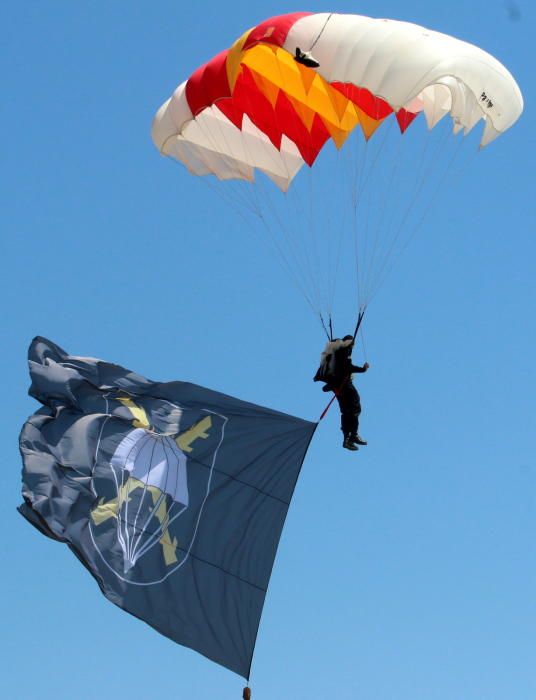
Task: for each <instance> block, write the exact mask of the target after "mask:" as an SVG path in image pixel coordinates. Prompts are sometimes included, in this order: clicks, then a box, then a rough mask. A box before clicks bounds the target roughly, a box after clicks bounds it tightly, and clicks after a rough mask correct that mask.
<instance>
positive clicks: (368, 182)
mask: <svg viewBox="0 0 536 700" xmlns="http://www.w3.org/2000/svg"><path fill="white" fill-rule="evenodd" d="M393 123H394V120H388V123H387V124H386V126H385V128H384V130H383V138H382V139H381V141H380V142H379V143H378V145H377V146H376V142H374V143H373V144H372V145H369V141H368V140H365V146H366V151H365V153H366V154H371V157H370V158H367V160H366V161H365V163H364V166H363V170H362V175H361V178H362V181H363V182H362V187H361V191H360V196H359V200H358V201H357V203H356V206H357V207H358V210H357V211H358V212H362V221H360V222H358V223H359V224H360V225H359V230H358V233H356V239H357V240H356V259H357V261H358V263H359V264H360V266H361V269H360V272H359V274H360V286H359V296H358V299H359V302H360V303H366V302H368V300H369V289H368V277H369V272H370V255H371V254H370V247H371V241H370V229H371V227H372V225H373V224H372V223H371V215H372V209H373V204H375V197H374V196H373V195H374V193H376V192H379V191H381V190H380V187H376V186H375V183H376V181H377V180H378V179H379V173H378V169H377V168H376V163H377V162H378V160H379V159H380V156H381V155H382V153H383V152H384V150H385V149H386V144H387V143H388V141H389V137H390V136H391V134H392V131H393ZM374 149H375V150H374ZM382 184H383V183H382ZM365 194H367V195H368V206H367V205H366V201H365ZM378 209H379V207H377V208H376V212H377V211H378ZM380 215H381V213H380Z"/></svg>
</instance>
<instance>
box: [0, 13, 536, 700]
mask: <svg viewBox="0 0 536 700" xmlns="http://www.w3.org/2000/svg"><path fill="white" fill-rule="evenodd" d="M517 7H518V11H519V16H518V12H515V11H513V9H512V6H509V5H508V4H506V3H504V2H502V1H501V0H496V1H495V0H492V1H491V0H474V1H473V2H470V3H467V2H462V1H461V0H453V2H450V3H438V2H432V3H430V2H424V1H423V0H407V1H406V2H404V3H401V2H394V1H393V0H390V1H389V0H376V1H375V2H369V1H368V0H363V2H361V3H349V2H346V3H345V2H338V3H337V2H333V3H332V4H331V5H328V6H326V5H324V4H322V3H318V2H315V1H314V0H311V1H310V2H309V4H308V6H307V7H305V6H304V7H298V8H296V7H295V6H289V5H286V4H284V3H281V2H265V3H264V4H262V6H261V5H259V4H254V3H250V2H245V0H238V1H237V2H233V3H219V2H197V3H181V2H168V1H164V0H158V1H155V2H152V3H149V2H138V1H135V0H130V1H129V2H118V1H116V0H112V1H110V2H103V1H102V2H87V1H85V0H77V1H76V2H70V3H69V2H51V1H49V2H30V1H28V2H21V3H4V4H3V5H2V9H1V10H0V13H1V14H0V16H1V21H0V26H1V29H0V32H1V45H2V51H1V57H0V61H1V63H2V68H1V73H2V82H3V90H2V93H3V100H2V102H3V106H2V109H1V112H0V120H1V122H2V134H3V144H2V171H1V187H0V216H1V219H2V221H1V229H2V233H1V258H0V260H1V275H0V291H1V299H2V307H3V312H2V324H1V328H0V334H1V348H2V387H3V411H2V422H1V427H0V431H1V432H0V434H1V444H2V447H3V455H4V457H3V463H4V464H3V467H4V469H3V480H2V485H3V487H2V494H1V496H0V499H1V510H0V526H1V530H0V532H1V533H2V543H3V544H2V567H1V571H2V576H1V578H0V581H1V583H0V586H1V596H0V606H1V608H0V614H1V621H2V624H1V630H2V631H1V633H0V634H1V636H2V652H1V654H0V659H1V661H0V664H1V665H2V666H3V668H2V671H1V673H0V695H1V696H2V698H6V700H19V699H20V700H34V699H35V700H37V699H38V698H39V700H49V699H57V700H71V699H72V698H74V697H76V698H78V699H79V700H97V699H98V698H102V697H106V698H129V699H131V700H145V698H155V697H159V698H193V697H197V698H218V700H223V699H224V698H239V697H240V694H241V688H242V687H243V681H242V680H241V679H240V678H239V677H238V676H235V675H234V674H232V673H231V672H229V671H227V670H225V669H223V668H220V667H218V666H217V665H215V664H213V663H211V662H209V661H207V660H206V659H205V658H203V657H201V656H200V655H198V654H196V653H194V652H192V651H190V650H188V649H185V648H182V647H180V646H177V645H175V644H174V643H173V642H171V641H169V640H168V639H166V638H164V637H162V636H160V635H159V634H158V633H156V632H155V631H153V630H152V629H150V628H149V627H148V626H146V625H144V624H143V623H141V622H140V621H138V620H136V619H134V618H133V617H131V616H129V615H127V614H126V613H124V612H122V611H121V610H119V609H118V608H116V607H115V606H113V605H112V604H110V603H109V602H108V601H107V600H105V598H104V597H103V596H102V595H101V594H100V592H99V590H98V587H97V585H96V584H95V582H94V580H93V579H92V578H91V577H90V576H89V575H88V574H87V572H86V571H85V570H84V569H83V567H81V566H80V564H79V563H78V562H77V561H76V560H75V558H74V556H73V555H72V554H71V553H70V552H69V551H68V549H67V548H66V547H64V546H62V545H59V544H57V543H55V542H52V541H50V540H47V539H46V538H44V537H42V536H41V535H39V534H38V533H37V531H35V530H34V529H33V528H31V526H30V525H29V524H27V523H26V522H25V521H24V520H23V519H22V518H21V517H20V516H19V515H18V514H17V513H16V511H15V508H16V506H17V505H18V503H19V501H20V469H21V463H20V457H19V453H18V445H17V438H18V433H19V430H20V428H21V426H22V423H23V422H24V420H25V419H26V417H27V416H28V415H29V414H30V413H32V412H33V411H34V410H35V409H36V408H37V404H36V403H35V402H34V401H33V400H31V399H30V398H29V397H28V396H27V389H28V385H29V380H28V374H27V366H26V350H27V346H28V344H29V342H30V341H31V339H32V337H33V336H35V335H37V334H39V335H44V336H47V337H49V338H50V339H52V340H54V341H55V342H57V343H58V344H60V345H61V346H63V347H64V348H65V349H67V350H68V351H70V352H72V353H73V354H79V355H91V356H96V357H102V358H105V359H108V360H111V361H114V362H117V363H119V364H123V365H125V366H127V367H129V368H132V369H134V370H136V371H137V372H139V373H141V374H144V375H146V376H148V377H150V378H152V379H158V380H172V379H182V380H190V381H193V382H197V383H200V384H203V385H205V386H208V387H211V388H213V389H217V390H220V391H224V392H226V393H230V394H233V395H236V396H238V397H240V398H243V399H246V400H249V401H254V402H256V403H260V404H263V405H267V406H270V407H273V408H276V409H279V410H282V411H286V412H289V413H293V414H295V415H299V416H302V417H304V418H309V419H312V420H315V419H316V418H317V417H318V415H319V414H320V412H321V410H322V408H323V407H324V405H325V395H324V394H321V392H320V391H319V388H318V385H314V384H313V383H312V382H311V376H312V374H313V373H314V371H315V369H316V364H317V359H318V354H319V351H320V350H321V348H322V345H323V342H324V341H323V337H322V335H321V331H320V330H319V327H318V324H317V323H316V322H315V320H314V318H313V317H312V315H311V314H310V312H309V310H308V308H307V306H306V305H305V304H304V301H303V299H302V298H301V297H300V295H299V294H297V293H296V291H295V289H294V287H293V286H292V283H291V281H290V280H289V278H288V277H287V276H286V275H285V274H284V272H283V271H282V270H281V268H280V267H279V266H278V264H277V262H276V261H275V260H274V259H273V258H272V257H271V256H269V255H267V254H266V252H265V251H264V249H261V248H260V247H259V244H258V241H257V239H256V238H255V237H254V236H252V235H251V232H248V231H246V230H244V227H243V226H241V223H240V220H238V219H237V217H236V216H235V215H234V213H233V212H232V211H230V210H229V209H228V208H227V207H226V206H225V205H224V204H223V203H222V202H221V201H220V200H219V199H218V198H214V197H212V196H211V192H210V190H209V189H208V188H204V187H199V186H198V185H196V184H194V182H193V178H191V177H190V176H189V175H188V174H187V173H186V171H185V170H183V169H181V168H179V167H177V166H172V164H170V163H169V162H167V161H165V160H164V159H162V158H161V157H160V156H159V155H158V153H157V151H156V150H155V148H154V146H153V144H152V142H151V139H150V135H149V130H150V124H151V119H152V116H153V113H154V111H155V110H156V108H157V107H158V106H159V105H160V104H161V103H162V102H163V101H164V100H165V99H166V98H167V97H168V95H169V94H170V92H171V91H172V89H173V88H174V87H175V86H176V85H177V84H178V83H179V82H180V81H181V80H183V79H185V78H186V77H187V76H188V75H189V74H190V73H191V72H192V71H193V70H194V69H195V68H196V67H197V66H198V65H200V64H201V63H202V62H204V61H205V60H207V59H208V58H209V57H211V56H212V55H214V54H215V53H216V52H217V51H219V50H221V49H223V48H226V47H228V46H229V45H230V44H231V43H232V41H233V40H234V39H235V38H236V37H238V36H239V35H240V34H241V33H242V32H243V31H244V30H245V29H247V28H248V27H250V26H253V25H254V24H256V23H257V22H259V21H260V20H262V19H264V18H266V17H269V16H270V15H275V14H281V13H283V12H288V11H293V10H296V9H308V10H311V11H324V10H334V11H343V12H344V11H346V12H358V13H361V14H369V15H372V16H378V17H381V16H384V17H391V18H395V19H404V20H408V21H413V22H417V23H419V24H423V25H425V26H429V27H431V28H433V29H437V30H439V31H443V32H446V33H450V34H453V35H455V36H458V37H460V38H462V39H466V40H468V41H471V42H473V43H476V44H478V45H479V46H481V47H483V48H485V49H486V50H488V51H489V52H490V53H492V54H494V55H495V56H497V58H499V60H501V61H503V62H504V63H505V65H506V66H507V67H508V68H509V69H510V70H511V72H512V73H513V74H514V76H515V77H516V79H517V80H518V82H519V84H520V86H521V88H522V91H523V93H524V97H525V103H526V108H525V113H524V115H523V117H522V118H521V120H520V122H519V123H518V124H517V125H516V126H515V127H514V128H513V129H512V130H511V131H510V132H508V133H507V134H506V135H505V136H503V137H501V138H500V139H499V140H498V141H496V142H495V143H493V144H492V145H491V146H490V147H489V148H488V149H486V151H484V152H483V153H482V154H480V155H479V156H478V157H477V158H476V159H474V162H473V163H472V165H471V169H470V171H469V172H468V173H467V176H466V177H465V178H464V183H463V187H458V188H456V195H455V197H449V198H447V199H445V200H443V201H442V202H441V203H440V204H438V205H437V207H436V209H435V210H434V213H433V227H432V226H429V227H427V226H426V225H425V226H424V228H423V230H422V231H421V232H420V234H419V236H418V237H417V238H416V239H415V240H414V241H413V243H412V245H411V247H410V248H409V250H408V251H407V252H406V254H405V256H404V257H403V258H402V259H401V261H400V263H399V265H398V267H397V268H396V271H395V273H394V274H393V275H392V276H391V277H390V278H389V280H388V281H387V282H386V284H385V285H384V287H383V288H382V290H381V293H380V295H379V296H378V297H377V299H376V300H375V302H374V305H373V306H372V307H371V308H370V310H369V316H368V318H367V326H366V339H367V359H368V360H369V362H370V363H371V365H372V368H371V370H370V372H369V373H368V374H367V375H366V376H364V377H360V378H359V387H360V391H361V394H362V401H363V406H364V414H363V418H362V429H363V430H362V432H363V435H364V436H365V437H366V438H367V439H368V441H369V446H368V448H366V449H362V450H360V452H359V453H357V454H352V453H349V452H346V451H343V450H342V449H341V448H340V433H339V430H338V424H337V415H336V411H332V412H331V413H330V414H329V415H328V418H327V419H326V420H325V422H323V423H322V425H321V426H320V428H319V430H318V431H317V434H316V436H315V439H314V441H313V443H312V446H311V449H310V451H309V454H308V457H307V460H306V462H305V465H304V468H303V471H302V476H301V478H300V481H299V483H298V487H297V490H296V494H295V498H294V501H293V503H292V506H291V509H290V512H289V517H288V519H287V524H286V527H285V530H284V533H283V537H282V540H281V545H280V549H279V553H278V557H277V560H276V565H275V568H274V573H273V577H272V581H271V585H270V589H269V592H268V596H267V601H266V606H265V609H264V615H263V619H262V622H261V628H260V634H259V637H258V644H257V649H256V655H255V658H254V662H253V675H252V687H253V690H254V696H253V697H254V700H268V699H269V698H270V699H271V700H273V699H274V698H278V699H279V698H292V699H293V700H294V699H295V700H326V699H327V698H334V697H336V698H338V700H350V699H352V700H357V699H358V700H533V699H534V698H535V697H536V674H535V672H534V665H535V658H536V636H535V630H536V602H535V601H536V594H535V591H536V557H535V555H536V545H535V537H534V535H535V525H536V489H535V487H536V464H535V456H534V437H535V401H534V395H535V389H536V381H535V379H536V378H535V369H534V365H535V362H534V347H535V341H536V327H535V313H534V310H535V307H536V305H535V301H536V300H535V285H534V257H535V252H536V250H535V248H536V245H535V239H534V228H535V222H536V216H535V214H536V205H535V200H536V198H535V192H536V190H535V177H534V162H535V157H536V149H535V139H534V115H533V111H532V110H533V107H532V105H533V103H534V97H535V89H536V80H535V77H534V76H535V74H536V62H535V59H534V56H535V54H534V37H535V34H534V33H535V30H536V22H535V20H536V9H535V7H534V6H533V4H532V3H529V2H525V1H524V0H519V4H518V6H517ZM478 128H479V127H478ZM341 330H344V329H341ZM356 359H358V360H360V359H362V357H361V356H360V355H359V354H358V355H357V357H356Z"/></svg>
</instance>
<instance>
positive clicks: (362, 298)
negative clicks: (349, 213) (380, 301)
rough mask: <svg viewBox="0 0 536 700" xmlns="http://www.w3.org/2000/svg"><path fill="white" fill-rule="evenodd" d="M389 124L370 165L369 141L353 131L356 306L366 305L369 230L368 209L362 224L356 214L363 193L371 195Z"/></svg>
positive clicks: (360, 208) (359, 208) (389, 127)
mask: <svg viewBox="0 0 536 700" xmlns="http://www.w3.org/2000/svg"><path fill="white" fill-rule="evenodd" d="M392 125H393V123H392V121H391V120H390V122H389V124H388V126H387V128H386V129H384V135H383V138H382V140H381V143H380V144H379V146H378V147H377V148H376V153H375V155H374V156H373V160H372V162H370V159H369V153H370V152H371V149H372V147H371V146H369V141H368V139H367V138H366V137H365V135H364V134H362V132H361V130H357V129H356V132H357V133H356V137H357V138H356V146H355V158H354V166H353V168H352V172H353V177H352V183H353V184H352V191H351V201H352V205H353V206H352V209H353V214H354V216H353V219H354V225H353V240H354V252H355V270H356V273H355V275H356V286H357V298H358V302H359V303H363V302H366V301H368V299H367V298H366V289H365V287H364V272H366V269H367V265H366V257H367V250H368V229H369V221H370V210H371V207H370V206H369V207H368V208H366V210H365V218H364V220H363V221H361V219H360V218H359V217H358V214H359V213H360V212H361V211H362V209H363V206H364V205H363V203H362V201H363V198H364V195H365V192H367V193H370V192H371V184H370V183H371V180H372V179H373V176H374V174H375V172H376V171H375V164H376V162H377V161H378V158H379V157H380V154H381V153H382V151H383V150H384V147H385V144H386V142H387V139H388V136H389V134H390V132H391V130H392ZM360 136H362V138H363V142H364V146H363V148H362V149H360V142H361V139H360V138H359V137H360ZM361 150H362V151H363V155H362V156H361V155H360V151H361ZM370 199H371V195H370V194H369V202H370Z"/></svg>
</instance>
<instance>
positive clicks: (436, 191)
mask: <svg viewBox="0 0 536 700" xmlns="http://www.w3.org/2000/svg"><path fill="white" fill-rule="evenodd" d="M462 147H463V141H460V142H459V143H458V146H457V148H456V150H455V152H454V153H453V155H452V157H451V159H450V161H449V164H448V166H447V168H446V170H445V172H444V173H443V175H442V177H441V179H440V180H439V182H438V183H437V185H436V187H435V188H434V192H433V195H432V197H431V198H430V201H429V202H428V204H427V206H426V208H425V210H424V212H423V213H422V215H421V218H420V219H419V220H418V222H417V223H416V224H415V226H414V227H413V230H412V232H411V233H410V235H409V237H408V238H407V239H406V241H405V242H404V244H403V245H402V247H401V249H400V252H399V254H398V255H397V259H396V260H392V261H391V265H390V266H389V268H388V269H387V270H384V272H383V278H382V279H381V280H380V283H379V284H378V285H377V287H376V289H375V291H374V295H376V294H377V292H378V289H379V288H380V286H381V284H383V282H385V280H386V279H387V277H388V276H389V274H390V273H391V272H392V269H393V267H394V266H395V264H396V262H397V260H398V259H399V258H400V256H401V255H403V253H404V252H405V250H406V249H407V247H408V246H409V244H410V243H411V241H412V240H413V239H414V238H415V236H416V234H417V233H418V231H419V230H420V229H421V227H422V225H423V224H424V222H425V220H426V218H427V216H428V214H429V213H430V210H431V209H432V207H433V205H434V204H435V202H436V200H437V197H438V195H439V192H440V191H441V189H442V187H443V184H444V182H445V180H446V179H447V177H448V175H449V173H450V172H451V170H452V168H453V165H454V163H455V161H456V160H457V159H458V156H459V154H460V152H461V149H462ZM476 153H478V151H475V154H476ZM467 167H468V165H467V164H466V166H465V169H464V174H465V172H466V171H467Z"/></svg>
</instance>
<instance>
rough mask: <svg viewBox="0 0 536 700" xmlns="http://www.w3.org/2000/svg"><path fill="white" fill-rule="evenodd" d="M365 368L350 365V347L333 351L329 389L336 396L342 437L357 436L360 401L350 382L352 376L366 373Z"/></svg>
mask: <svg viewBox="0 0 536 700" xmlns="http://www.w3.org/2000/svg"><path fill="white" fill-rule="evenodd" d="M366 371H367V370H366V369H365V367H358V366H356V365H353V364H352V347H351V346H350V347H342V348H339V349H338V350H336V351H335V371H334V373H333V379H331V380H330V387H331V388H332V389H333V391H334V392H335V395H336V396H337V401H338V402H339V408H340V409H341V430H342V432H343V434H344V437H348V436H350V435H357V432H358V428H359V414H360V413H361V400H360V398H359V394H358V392H357V389H356V388H355V386H354V384H353V382H352V374H354V373H357V374H360V373H361V372H366Z"/></svg>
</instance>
